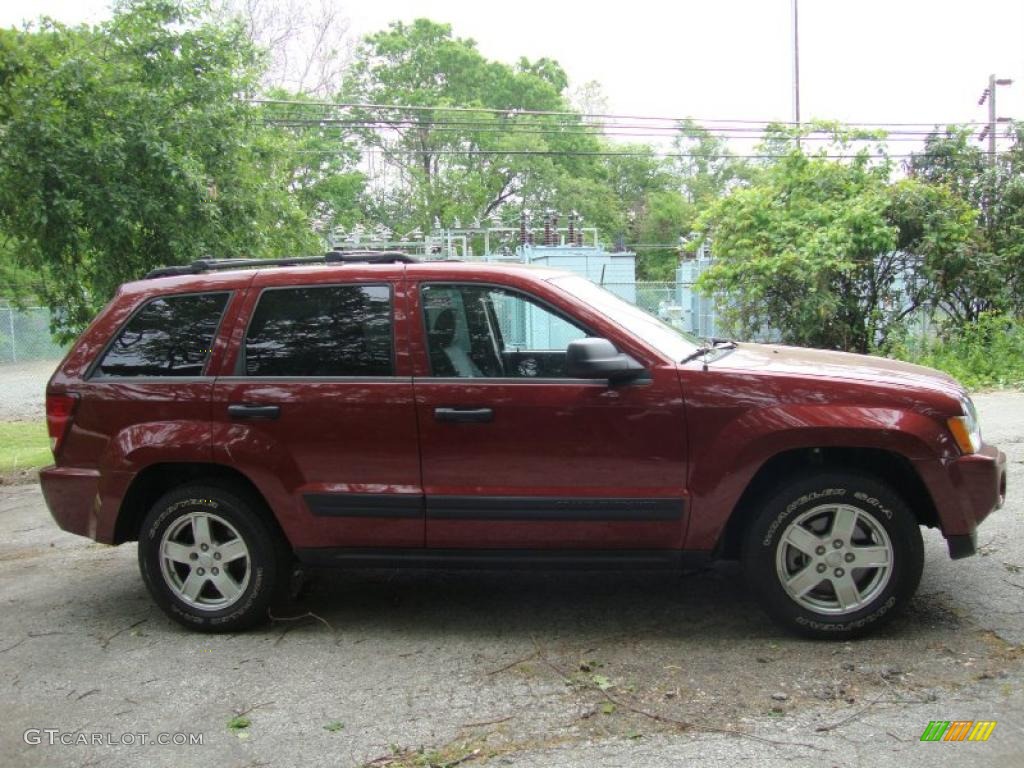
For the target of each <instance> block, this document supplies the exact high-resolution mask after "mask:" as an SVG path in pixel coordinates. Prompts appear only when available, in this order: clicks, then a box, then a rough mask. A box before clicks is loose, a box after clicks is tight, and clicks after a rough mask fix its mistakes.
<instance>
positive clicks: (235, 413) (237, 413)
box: [228, 403, 281, 419]
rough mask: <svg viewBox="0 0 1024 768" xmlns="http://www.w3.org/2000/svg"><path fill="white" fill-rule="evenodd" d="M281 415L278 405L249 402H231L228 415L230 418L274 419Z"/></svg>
mask: <svg viewBox="0 0 1024 768" xmlns="http://www.w3.org/2000/svg"><path fill="white" fill-rule="evenodd" d="M280 415H281V406H279V405H253V404H251V403H231V404H230V405H229V406H228V416H230V417H231V418H232V419H276V418H277V417H278V416H280Z"/></svg>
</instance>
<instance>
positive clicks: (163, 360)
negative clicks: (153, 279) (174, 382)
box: [96, 292, 229, 376]
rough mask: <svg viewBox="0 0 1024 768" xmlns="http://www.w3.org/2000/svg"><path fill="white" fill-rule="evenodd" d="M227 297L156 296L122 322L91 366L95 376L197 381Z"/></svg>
mask: <svg viewBox="0 0 1024 768" xmlns="http://www.w3.org/2000/svg"><path fill="white" fill-rule="evenodd" d="M228 296H229V294H228V293H227V292H225V293H202V294H190V295H187V296H162V297H160V298H156V299H153V300H151V301H149V302H148V303H147V304H145V305H144V306H143V307H142V309H140V310H139V311H138V312H136V313H135V314H134V315H133V316H132V318H131V320H129V321H128V323H127V325H125V327H124V329H123V330H122V331H121V333H119V334H118V336H117V338H116V339H114V342H113V343H112V344H111V345H110V348H109V349H108V350H107V352H106V354H105V355H104V356H103V359H102V360H101V361H100V364H99V366H97V369H96V374H97V375H99V376H202V375H203V372H204V371H205V369H206V362H207V360H209V357H210V350H211V348H212V347H213V338H214V336H215V335H216V333H217V327H218V326H219V325H220V319H221V317H222V316H223V314H224V307H225V306H227V301H228Z"/></svg>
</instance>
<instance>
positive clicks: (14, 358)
mask: <svg viewBox="0 0 1024 768" xmlns="http://www.w3.org/2000/svg"><path fill="white" fill-rule="evenodd" d="M7 324H8V326H9V327H10V329H11V362H12V363H16V362H18V347H17V346H16V345H15V342H14V307H8V308H7Z"/></svg>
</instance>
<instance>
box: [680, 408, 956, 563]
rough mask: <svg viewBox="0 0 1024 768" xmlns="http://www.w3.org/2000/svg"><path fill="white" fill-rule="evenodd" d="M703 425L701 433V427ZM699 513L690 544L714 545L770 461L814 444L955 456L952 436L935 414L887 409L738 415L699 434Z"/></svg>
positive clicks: (694, 464)
mask: <svg viewBox="0 0 1024 768" xmlns="http://www.w3.org/2000/svg"><path fill="white" fill-rule="evenodd" d="M697 431H698V430H696V429H695V430H694V432H697ZM691 439H692V442H691V445H693V446H694V450H693V453H692V454H691V456H692V460H691V463H690V472H691V474H690V490H691V499H692V507H691V517H690V525H689V527H688V530H687V536H686V548H687V549H695V550H707V549H711V548H713V547H714V546H715V544H716V543H717V541H718V539H719V537H720V535H721V533H722V531H723V529H724V527H725V524H726V523H727V521H728V519H729V516H730V514H731V513H732V511H733V510H734V509H735V507H736V504H737V503H738V502H739V500H740V497H741V496H742V495H743V492H744V491H745V490H746V488H747V486H748V485H749V484H750V482H751V481H752V480H753V478H754V476H755V475H756V474H757V472H758V471H759V470H760V469H761V467H763V466H764V465H765V464H766V462H768V461H769V460H770V459H772V458H773V457H774V456H777V455H779V454H781V453H785V452H788V451H793V450H798V449H809V448H828V447H843V448H868V449H876V450H883V451H889V452H892V453H896V454H899V455H901V456H903V457H905V458H907V459H910V460H912V461H913V460H927V459H932V460H934V459H941V458H947V457H948V458H952V457H954V456H955V455H956V448H955V446H954V445H953V441H952V438H951V436H950V435H949V434H948V433H947V432H946V430H944V429H942V428H941V426H940V425H939V423H938V422H937V421H936V420H935V419H934V418H931V417H929V416H926V415H923V414H921V413H917V412H915V411H912V410H907V409H902V408H892V407H881V406H853V405H844V406H837V405H827V404H812V405H807V404H801V405H778V406H769V407H762V408H755V409H750V410H744V411H742V412H739V413H735V412H734V413H733V418H726V419H723V420H722V423H720V424H719V425H718V428H717V429H715V430H714V431H713V432H705V434H704V435H699V434H693V433H691Z"/></svg>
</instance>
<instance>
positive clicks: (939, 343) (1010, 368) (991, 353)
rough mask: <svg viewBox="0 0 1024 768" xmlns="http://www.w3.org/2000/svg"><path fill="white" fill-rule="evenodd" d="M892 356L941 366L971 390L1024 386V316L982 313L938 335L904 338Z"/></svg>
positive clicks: (895, 347) (912, 361) (890, 351)
mask: <svg viewBox="0 0 1024 768" xmlns="http://www.w3.org/2000/svg"><path fill="white" fill-rule="evenodd" d="M887 352H888V354H889V355H890V356H892V357H898V358H900V359H902V360H906V361H908V362H911V363H918V364H919V365H927V366H929V367H931V368H938V369H939V370H941V371H945V372H946V373H948V374H950V375H951V376H953V377H955V378H956V379H957V380H958V381H960V383H962V384H963V385H964V386H965V387H967V388H968V389H993V388H1001V387H1024V319H1021V318H1014V317H1010V316H1008V315H1003V314H998V313H988V314H982V315H981V317H980V318H979V319H978V321H977V322H975V323H966V324H964V325H962V326H955V327H947V328H945V329H943V330H942V331H941V332H940V334H939V335H938V337H937V338H935V339H931V340H925V341H910V340H908V339H905V338H904V339H902V340H900V341H899V342H897V343H895V344H894V345H893V346H892V347H891V348H890V349H888V350H887Z"/></svg>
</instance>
